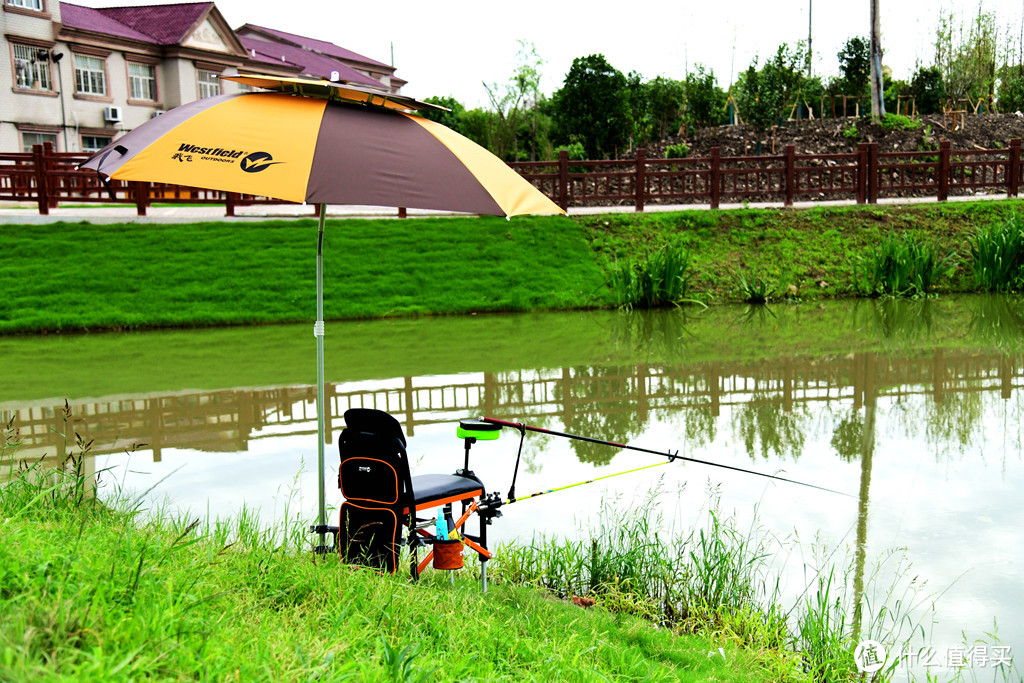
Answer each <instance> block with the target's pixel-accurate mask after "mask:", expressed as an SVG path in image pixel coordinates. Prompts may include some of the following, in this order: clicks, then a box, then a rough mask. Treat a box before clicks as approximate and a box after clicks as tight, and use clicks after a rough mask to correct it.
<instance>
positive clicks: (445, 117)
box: [420, 96, 466, 133]
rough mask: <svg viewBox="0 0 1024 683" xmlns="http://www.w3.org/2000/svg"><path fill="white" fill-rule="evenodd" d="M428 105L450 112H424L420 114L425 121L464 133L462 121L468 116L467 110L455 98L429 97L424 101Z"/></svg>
mask: <svg viewBox="0 0 1024 683" xmlns="http://www.w3.org/2000/svg"><path fill="white" fill-rule="evenodd" d="M423 101H424V102H426V103H427V104H436V105H437V106H439V107H444V108H446V109H447V110H448V111H423V112H420V114H421V115H422V116H423V118H425V119H430V120H431V121H436V122H437V123H440V124H442V125H445V126H448V127H449V128H451V129H452V130H454V131H456V132H459V133H462V119H463V118H464V117H465V115H466V108H465V107H464V106H462V104H461V103H460V102H459V101H458V100H456V99H455V98H454V97H434V96H431V97H427V98H424V100H423Z"/></svg>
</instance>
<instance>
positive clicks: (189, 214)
mask: <svg viewBox="0 0 1024 683" xmlns="http://www.w3.org/2000/svg"><path fill="white" fill-rule="evenodd" d="M979 199H985V200H998V199H1006V195H1005V194H992V195H981V196H969V197H950V199H949V201H951V202H952V201H977V200H979ZM934 203H936V201H935V199H934V198H900V199H881V200H879V204H881V205H899V204H934ZM854 204H855V202H853V201H846V200H844V201H819V202H795V203H794V205H793V206H794V207H795V208H810V207H815V206H851V205H854ZM781 207H782V203H781V202H764V203H760V202H758V203H754V202H752V203H749V204H723V205H722V206H721V208H722V209H738V208H758V209H764V208H781ZM694 209H698V210H699V209H708V205H707V204H673V205H658V204H648V205H647V206H646V207H645V212H646V213H656V212H662V211H681V210H694ZM632 212H633V207H632V206H588V207H572V208H570V209H569V215H570V216H580V215H594V214H602V213H632ZM147 213H148V215H146V216H138V215H136V209H135V206H134V205H124V206H103V205H99V206H94V207H93V206H86V207H82V206H76V207H71V208H65V207H59V208H56V209H51V210H50V214H49V215H48V216H41V215H39V213H38V206H37V205H36V204H35V203H28V202H21V203H18V202H8V203H0V225H2V224H4V223H40V224H45V223H56V222H59V221H83V220H84V221H89V222H92V223H195V222H198V221H239V222H244V221H252V220H263V219H267V218H288V217H296V216H302V217H309V218H312V217H313V207H312V206H305V205H298V204H278V205H269V206H267V205H265V206H240V207H236V208H235V214H236V215H235V217H234V218H228V217H226V216H225V215H224V207H223V206H220V205H213V206H159V207H149V209H148V210H147ZM327 215H328V217H331V218H396V217H397V216H398V212H397V210H396V209H393V208H390V207H376V206H333V205H332V206H328V207H327ZM408 215H409V216H410V217H417V216H453V215H458V214H452V213H445V212H439V211H421V210H418V209H409V211H408Z"/></svg>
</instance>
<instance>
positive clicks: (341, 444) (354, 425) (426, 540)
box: [338, 408, 498, 590]
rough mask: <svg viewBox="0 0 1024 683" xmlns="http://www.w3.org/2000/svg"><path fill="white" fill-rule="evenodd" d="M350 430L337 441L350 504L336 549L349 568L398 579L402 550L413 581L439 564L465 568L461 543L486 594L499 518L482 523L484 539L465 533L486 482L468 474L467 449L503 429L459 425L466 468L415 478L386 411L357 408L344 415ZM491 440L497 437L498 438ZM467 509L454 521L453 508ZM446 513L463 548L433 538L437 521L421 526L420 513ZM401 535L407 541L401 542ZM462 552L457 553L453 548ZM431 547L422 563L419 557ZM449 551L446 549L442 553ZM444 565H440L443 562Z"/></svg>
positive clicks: (402, 442) (403, 444)
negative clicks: (472, 554)
mask: <svg viewBox="0 0 1024 683" xmlns="http://www.w3.org/2000/svg"><path fill="white" fill-rule="evenodd" d="M345 424H346V428H345V429H344V430H343V431H342V432H341V436H340V437H339V438H338V450H339V452H340V454H341V464H340V466H339V468H338V486H339V488H340V489H341V493H342V495H343V496H344V497H345V502H344V503H342V505H341V514H340V524H339V527H340V528H339V535H338V546H339V551H340V554H341V559H342V560H343V561H346V562H349V563H353V564H363V565H369V566H375V567H379V568H382V569H385V570H387V571H388V572H390V573H394V572H395V570H396V568H397V566H398V562H399V556H400V554H401V546H402V545H403V544H406V545H408V547H409V550H410V558H409V560H410V571H411V574H412V578H413V579H417V578H419V574H420V572H421V571H423V569H424V568H425V567H426V566H427V564H428V563H429V562H431V561H432V560H433V564H434V567H436V568H439V569H457V568H458V567H461V566H462V543H465V544H466V545H468V546H469V547H470V548H472V549H473V550H475V551H476V553H477V554H478V555H479V557H480V563H481V564H480V567H481V580H482V583H483V587H484V590H486V587H487V572H486V562H487V560H488V559H489V558H490V556H491V553H490V552H489V551H488V550H487V524H489V523H490V521H491V518H492V517H494V516H497V514H496V511H495V513H493V514H482V515H479V517H480V534H479V535H478V536H471V535H469V534H466V533H464V532H462V531H461V529H462V526H463V525H464V524H465V522H466V520H467V519H468V518H469V517H470V516H471V515H472V514H473V513H474V512H477V513H478V514H479V505H480V503H481V502H483V499H484V497H485V489H484V485H483V482H481V481H480V479H478V478H477V477H476V476H475V475H474V474H473V472H471V471H470V470H469V446H470V444H471V442H473V441H475V440H476V438H475V437H474V435H475V434H481V435H484V434H485V436H481V437H480V438H497V437H496V435H497V434H498V432H497V431H495V430H496V429H497V427H496V426H495V425H488V424H486V423H483V422H479V423H478V422H477V421H476V420H467V421H464V422H462V423H460V425H459V435H460V436H463V435H465V436H464V438H465V439H466V466H465V468H464V469H461V470H457V471H456V473H455V474H424V475H418V476H415V477H413V476H411V475H410V473H409V456H408V454H407V453H406V450H405V449H406V441H405V434H403V433H402V427H401V425H400V424H399V423H398V420H396V419H395V418H394V417H392V416H391V415H389V414H388V413H385V412H382V411H380V410H373V409H369V408H352V409H350V410H347V411H345ZM492 434H493V436H492ZM456 502H459V503H461V504H462V516H461V517H460V518H459V519H458V520H455V519H453V515H452V504H453V503H456ZM434 508H443V519H444V522H445V525H444V526H445V528H447V530H448V531H449V533H450V532H451V531H457V532H459V536H460V537H461V538H460V540H459V541H455V540H450V539H449V538H440V533H439V532H438V533H434V534H432V533H430V531H428V529H430V530H431V531H432V530H434V529H436V528H438V527H437V518H436V517H434V518H430V519H421V518H418V517H417V516H416V513H417V512H419V511H421V510H427V509H434ZM403 530H404V531H405V532H407V533H408V538H403ZM455 545H457V548H456V547H453V546H455ZM424 546H433V548H432V549H431V551H430V552H429V553H428V554H427V556H426V557H425V558H424V560H423V561H422V562H419V561H418V552H417V551H418V549H419V548H420V547H424ZM442 546H444V548H442ZM442 554H443V555H444V558H443V559H441V555H442Z"/></svg>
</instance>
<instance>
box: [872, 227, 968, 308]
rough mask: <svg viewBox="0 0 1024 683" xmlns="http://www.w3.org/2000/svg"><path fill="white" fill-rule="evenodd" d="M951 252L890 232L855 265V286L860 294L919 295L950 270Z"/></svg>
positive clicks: (924, 292) (927, 291) (926, 291)
mask: <svg viewBox="0 0 1024 683" xmlns="http://www.w3.org/2000/svg"><path fill="white" fill-rule="evenodd" d="M953 261H954V255H953V254H952V253H942V252H940V251H939V250H938V248H937V247H936V246H934V245H932V244H927V243H925V242H922V241H921V240H919V239H917V238H914V237H911V236H909V235H904V236H903V237H898V236H896V235H889V237H887V238H886V239H885V241H884V242H882V243H881V244H880V245H878V246H877V247H873V248H871V249H870V250H869V251H868V253H867V255H866V256H864V257H862V258H861V259H860V261H859V263H858V264H857V265H856V266H855V267H854V286H855V288H856V290H857V292H858V293H859V294H861V295H863V296H881V295H890V296H921V295H924V294H928V293H929V292H930V291H931V289H932V287H933V286H934V285H935V281H936V280H937V279H938V278H939V277H940V276H942V275H946V274H947V273H948V271H950V269H951V266H952V264H953Z"/></svg>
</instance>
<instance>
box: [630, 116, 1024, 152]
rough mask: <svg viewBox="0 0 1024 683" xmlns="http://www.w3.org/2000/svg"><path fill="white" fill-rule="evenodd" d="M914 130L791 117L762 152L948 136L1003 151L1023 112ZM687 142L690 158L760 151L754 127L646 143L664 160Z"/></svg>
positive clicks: (1023, 134)
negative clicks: (714, 152)
mask: <svg viewBox="0 0 1024 683" xmlns="http://www.w3.org/2000/svg"><path fill="white" fill-rule="evenodd" d="M920 122H921V126H920V127H919V128H917V129H915V130H885V129H884V128H882V127H881V126H880V125H874V124H872V123H871V120H870V119H868V118H842V119H818V120H814V121H807V120H804V121H789V122H787V123H786V124H784V125H782V126H778V127H776V128H774V129H772V130H771V131H768V132H767V133H765V134H764V136H763V137H762V138H761V143H762V146H761V152H760V153H761V154H781V153H782V150H783V149H784V148H785V146H786V145H795V146H796V153H797V154H840V153H844V152H853V151H855V150H856V149H857V145H858V143H861V142H877V143H879V149H880V151H883V152H895V151H903V152H908V151H914V150H930V149H937V148H938V143H939V141H940V140H949V141H950V145H951V146H952V148H953V149H954V150H958V149H1003V148H1006V147H1009V145H1010V140H1012V139H1013V138H1024V115H1018V114H971V115H967V116H962V117H959V118H958V119H956V120H955V121H954V120H953V118H952V117H949V116H946V117H944V116H942V115H937V116H922V117H921V118H920ZM678 142H685V143H686V144H687V145H688V146H689V147H690V153H689V156H691V157H703V156H708V155H709V154H710V153H711V148H712V147H721V149H722V156H749V155H754V154H757V153H758V151H757V143H758V135H757V134H756V133H755V132H754V128H753V127H752V126H750V125H746V124H744V125H737V126H718V127H716V128H706V129H704V130H701V131H699V132H698V133H697V134H696V135H691V136H689V137H683V136H681V135H677V136H670V137H668V138H666V139H665V140H662V141H660V142H655V143H651V144H649V145H647V156H648V158H655V159H660V158H663V157H664V156H665V148H666V147H668V145H670V144H674V143H678Z"/></svg>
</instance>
